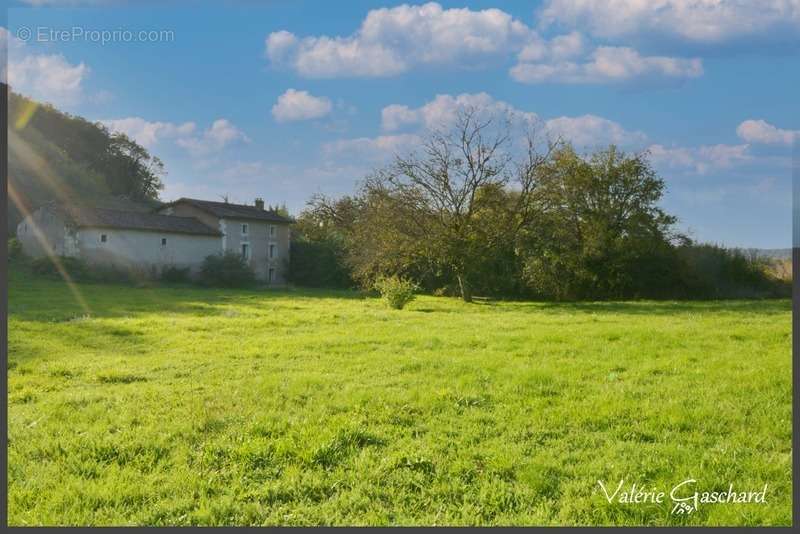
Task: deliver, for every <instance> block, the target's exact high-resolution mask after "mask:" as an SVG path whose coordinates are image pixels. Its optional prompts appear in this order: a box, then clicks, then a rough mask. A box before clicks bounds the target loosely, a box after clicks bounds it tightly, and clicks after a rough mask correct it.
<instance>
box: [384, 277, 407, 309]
mask: <svg viewBox="0 0 800 534" xmlns="http://www.w3.org/2000/svg"><path fill="white" fill-rule="evenodd" d="M375 289H376V290H377V291H378V292H379V293H380V294H381V297H382V298H383V299H384V300H385V301H386V303H387V304H388V305H389V307H391V308H394V309H395V310H402V309H403V307H405V305H406V304H408V303H409V302H411V301H412V300H414V298H415V295H414V292H415V291H417V289H418V286H417V284H415V283H414V282H413V281H411V280H409V279H407V278H400V277H399V276H389V277H381V278H378V280H377V281H376V282H375Z"/></svg>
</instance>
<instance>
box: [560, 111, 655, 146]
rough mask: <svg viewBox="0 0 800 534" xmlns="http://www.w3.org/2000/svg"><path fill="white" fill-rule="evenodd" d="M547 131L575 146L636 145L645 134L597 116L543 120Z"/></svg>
mask: <svg viewBox="0 0 800 534" xmlns="http://www.w3.org/2000/svg"><path fill="white" fill-rule="evenodd" d="M545 127H546V129H547V132H548V133H549V134H550V135H551V136H552V137H555V138H558V137H560V138H562V139H565V140H568V141H570V142H572V143H573V144H575V145H577V146H584V147H586V146H599V145H608V144H615V145H623V146H636V145H640V144H642V143H644V142H645V141H646V140H647V136H646V135H645V134H644V133H642V132H638V131H633V132H632V131H628V130H626V129H625V128H623V127H622V126H621V125H620V124H619V123H616V122H614V121H611V120H608V119H604V118H603V117H598V116H597V115H582V116H580V117H558V118H555V119H550V120H548V121H546V122H545Z"/></svg>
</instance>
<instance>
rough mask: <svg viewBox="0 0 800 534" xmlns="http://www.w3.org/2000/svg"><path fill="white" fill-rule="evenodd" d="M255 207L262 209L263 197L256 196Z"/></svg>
mask: <svg viewBox="0 0 800 534" xmlns="http://www.w3.org/2000/svg"><path fill="white" fill-rule="evenodd" d="M256 207H257V208H258V209H260V210H263V209H264V199H263V198H257V199H256Z"/></svg>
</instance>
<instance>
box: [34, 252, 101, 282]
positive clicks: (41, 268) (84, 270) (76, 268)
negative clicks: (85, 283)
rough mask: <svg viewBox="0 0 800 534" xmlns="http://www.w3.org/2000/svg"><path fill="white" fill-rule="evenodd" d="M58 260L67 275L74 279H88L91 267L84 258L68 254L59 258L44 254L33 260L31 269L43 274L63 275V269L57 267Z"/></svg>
mask: <svg viewBox="0 0 800 534" xmlns="http://www.w3.org/2000/svg"><path fill="white" fill-rule="evenodd" d="M56 262H57V263H58V265H60V266H61V268H62V269H63V270H64V271H65V272H66V274H67V276H69V277H70V278H72V279H73V280H88V279H89V278H90V276H89V267H88V266H87V265H86V263H85V262H84V261H83V260H80V259H78V258H71V257H68V256H58V257H57V258H50V257H49V256H44V257H41V258H36V259H35V260H33V261H32V262H31V270H32V271H33V272H34V273H36V274H39V275H42V276H52V277H58V278H61V277H62V272H61V270H60V269H59V268H58V267H57V265H56Z"/></svg>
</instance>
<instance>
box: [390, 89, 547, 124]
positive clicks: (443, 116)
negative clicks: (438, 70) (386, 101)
mask: <svg viewBox="0 0 800 534" xmlns="http://www.w3.org/2000/svg"><path fill="white" fill-rule="evenodd" d="M469 108H473V109H476V110H479V111H480V112H483V113H487V114H489V115H493V116H498V115H504V114H508V115H512V116H514V117H516V118H517V119H520V120H522V121H525V122H528V123H533V122H535V121H536V120H537V118H538V117H537V115H536V114H535V113H531V112H526V111H521V110H518V109H516V108H514V106H512V105H511V104H508V103H507V102H503V101H502V100H495V99H494V98H493V97H492V96H490V95H489V94H487V93H474V94H470V93H462V94H460V95H458V96H452V95H447V94H445V95H436V98H434V99H433V100H431V101H430V102H427V103H425V104H424V105H422V106H420V107H418V108H410V107H408V106H402V105H398V104H393V105H390V106H386V107H385V108H383V110H382V111H381V127H382V128H383V129H384V130H387V131H393V130H399V129H401V128H403V127H404V126H410V125H422V126H424V127H425V128H428V129H436V128H440V127H446V126H447V125H450V124H453V123H454V122H455V120H456V118H457V116H458V112H459V110H463V109H469Z"/></svg>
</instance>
